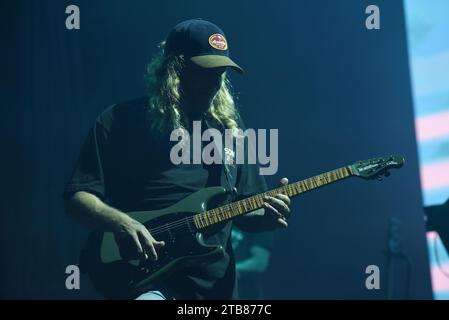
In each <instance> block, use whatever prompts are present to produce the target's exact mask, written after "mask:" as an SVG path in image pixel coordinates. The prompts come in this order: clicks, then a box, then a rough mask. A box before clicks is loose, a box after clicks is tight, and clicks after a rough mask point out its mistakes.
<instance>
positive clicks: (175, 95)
mask: <svg viewBox="0 0 449 320" xmlns="http://www.w3.org/2000/svg"><path fill="white" fill-rule="evenodd" d="M164 46H165V42H162V43H161V44H160V46H159V48H160V49H161V50H160V52H159V53H158V54H157V55H156V56H155V57H154V58H153V59H152V60H151V62H150V63H149V65H148V69H147V79H148V90H149V103H148V113H149V114H150V117H149V121H150V123H149V125H150V128H151V129H153V130H156V131H157V132H163V131H166V130H173V129H177V128H186V125H187V123H186V122H187V121H188V118H187V115H186V114H185V112H184V111H183V110H182V108H181V106H180V101H181V94H182V92H181V80H180V76H181V72H182V70H183V68H184V66H185V63H186V61H185V59H184V57H182V56H173V55H169V56H165V55H164ZM205 116H206V118H207V119H209V120H212V121H214V122H215V123H217V124H218V125H220V126H222V127H223V128H224V129H233V130H234V129H237V128H238V124H237V117H238V113H237V110H236V109H235V104H234V98H233V96H232V93H231V84H230V81H229V79H228V77H227V75H226V72H224V73H223V75H222V78H221V85H220V88H219V90H218V92H217V94H216V95H215V97H214V98H213V99H212V101H211V105H210V107H209V109H208V110H207V111H206V112H205Z"/></svg>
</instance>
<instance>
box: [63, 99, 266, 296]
mask: <svg viewBox="0 0 449 320" xmlns="http://www.w3.org/2000/svg"><path fill="white" fill-rule="evenodd" d="M147 103H148V97H143V98H139V99H135V100H132V101H128V102H124V103H120V104H117V105H114V106H112V107H109V108H108V109H106V110H105V111H104V112H103V113H102V114H101V115H99V116H98V117H97V119H96V121H95V124H94V125H93V127H92V128H91V130H90V132H89V134H88V137H87V139H86V141H85V142H84V145H83V147H82V149H81V153H80V157H79V159H78V162H77V164H76V166H75V169H74V171H73V174H72V177H71V178H70V180H69V182H68V184H67V185H66V188H65V190H64V196H65V197H67V196H68V195H70V194H73V193H75V192H77V191H86V192H90V193H92V194H95V195H96V196H98V197H99V198H100V199H102V200H103V201H105V202H106V203H108V204H109V205H111V206H113V207H115V208H117V209H119V210H121V211H123V212H132V211H142V210H156V209H161V208H166V207H168V206H170V205H173V204H175V203H176V202H178V201H180V200H181V199H183V198H185V197H186V196H188V195H190V194H192V193H193V192H196V191H199V190H201V189H203V188H205V187H210V186H216V185H222V186H223V187H225V188H227V189H229V188H230V187H232V186H234V185H235V187H236V188H237V192H238V195H239V197H247V196H250V195H252V194H255V193H260V192H263V191H266V183H265V180H264V178H263V176H261V175H259V168H258V166H257V165H254V164H242V165H236V166H235V167H233V168H234V169H235V174H234V175H232V174H231V178H230V179H229V177H228V178H227V177H226V175H225V174H224V170H222V165H220V164H212V165H205V164H180V165H174V164H173V163H172V162H171V160H170V150H171V148H172V146H174V145H175V144H176V143H177V142H176V141H170V132H169V131H167V132H165V133H156V132H155V131H152V130H151V129H150V127H149V125H148V124H149V121H151V115H150V114H149V113H148V111H147ZM207 126H213V125H211V122H210V121H206V120H205V119H203V120H202V130H205V129H207ZM239 126H240V127H243V123H242V122H241V120H240V119H239ZM215 127H216V126H215ZM217 129H220V128H217ZM246 145H247V143H245V147H246ZM231 227H232V222H231V221H229V222H227V223H225V224H223V225H221V226H220V228H219V230H215V231H214V233H213V234H212V235H208V236H207V237H206V243H210V244H220V245H222V246H223V247H224V248H225V249H226V252H227V254H226V255H225V256H224V258H223V259H221V260H220V261H218V262H215V263H213V264H210V265H207V266H205V267H203V268H192V269H185V270H184V271H183V272H182V273H179V274H177V275H176V276H175V277H173V278H172V279H171V281H167V283H166V284H165V285H166V286H167V287H169V288H170V289H172V291H174V292H175V294H176V296H177V297H178V298H186V299H230V298H233V297H235V290H234V289H235V286H234V279H235V264H234V258H233V252H232V246H231V243H230V232H231Z"/></svg>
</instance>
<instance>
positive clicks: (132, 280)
mask: <svg viewBox="0 0 449 320" xmlns="http://www.w3.org/2000/svg"><path fill="white" fill-rule="evenodd" d="M225 198H226V191H225V189H224V188H222V187H211V188H206V189H203V190H200V191H198V192H196V193H193V194H192V195H190V196H188V197H186V198H184V199H183V200H181V201H180V202H178V203H176V204H174V205H173V206H171V207H168V208H165V209H161V210H155V211H139V212H129V215H130V216H131V217H132V218H134V219H135V220H137V221H139V222H140V223H142V224H143V225H144V226H145V227H147V229H149V230H150V232H151V233H152V235H153V237H154V238H155V239H156V240H158V241H162V240H163V241H165V246H164V247H163V248H162V249H161V250H159V251H158V260H157V261H150V260H147V261H145V262H140V261H139V260H129V261H126V260H124V259H122V257H121V255H120V250H119V247H118V245H117V243H116V241H115V237H114V234H113V233H112V232H93V233H92V234H91V235H90V237H89V240H88V242H87V245H86V247H85V249H84V251H83V253H82V257H81V268H82V269H85V270H86V271H87V273H88V274H89V276H90V278H91V280H92V283H93V284H94V286H95V287H96V289H97V290H98V291H99V292H101V293H102V294H103V295H104V296H105V297H107V298H111V299H129V298H134V297H136V296H138V295H139V294H140V293H143V292H145V291H148V290H151V288H153V287H154V286H155V285H157V283H159V282H160V281H162V280H164V279H167V278H169V277H170V276H171V275H173V274H174V273H176V272H178V271H179V270H181V269H183V268H186V267H192V266H200V265H202V264H209V263H212V262H214V261H217V260H219V259H221V258H222V257H223V256H224V254H225V252H224V248H223V247H222V246H219V245H207V244H206V243H205V242H204V239H203V235H202V234H201V233H199V232H197V231H196V230H197V229H196V227H195V225H194V223H193V220H192V219H191V217H192V216H193V215H195V214H198V213H201V212H204V211H206V210H207V209H208V208H209V207H212V206H214V205H215V206H216V205H217V204H219V203H220V202H221V201H223V200H224V199H225ZM189 217H190V219H189ZM169 223H170V225H171V227H170V228H169V229H168V228H167V224H169ZM152 230H154V232H153V231H152Z"/></svg>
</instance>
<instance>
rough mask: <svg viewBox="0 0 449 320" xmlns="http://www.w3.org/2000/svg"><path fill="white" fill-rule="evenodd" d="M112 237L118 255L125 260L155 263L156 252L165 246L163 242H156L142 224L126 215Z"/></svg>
mask: <svg viewBox="0 0 449 320" xmlns="http://www.w3.org/2000/svg"><path fill="white" fill-rule="evenodd" d="M114 235H115V239H116V242H117V244H118V246H119V249H120V255H121V256H122V258H123V259H126V260H133V259H136V258H138V259H140V260H143V261H144V260H147V259H151V260H153V261H155V260H157V259H158V256H157V250H158V249H160V248H162V247H163V246H164V245H165V242H164V241H156V240H155V239H154V238H153V236H152V235H151V234H150V232H149V231H148V229H147V228H146V227H145V226H144V225H143V224H141V223H140V222H138V221H136V220H134V219H133V218H131V217H130V216H128V215H126V217H125V216H124V217H123V219H120V221H119V222H118V224H117V228H116V231H115V232H114Z"/></svg>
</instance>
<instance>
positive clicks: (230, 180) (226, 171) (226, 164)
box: [204, 119, 238, 201]
mask: <svg viewBox="0 0 449 320" xmlns="http://www.w3.org/2000/svg"><path fill="white" fill-rule="evenodd" d="M204 122H205V124H206V126H207V127H208V128H215V127H213V126H212V125H210V123H209V122H208V120H207V119H204ZM215 129H216V128H215ZM221 129H222V130H220V132H221V133H222V141H221V148H215V150H217V149H219V150H220V153H221V154H220V159H221V164H220V165H218V166H216V167H218V168H220V169H221V170H220V171H221V176H220V182H221V186H222V187H224V188H225V189H226V191H227V192H228V194H229V196H230V201H234V200H235V198H236V197H237V194H238V190H237V189H236V183H237V172H238V171H237V166H236V164H235V156H234V153H233V150H235V139H233V146H232V150H230V149H229V148H227V147H226V146H225V139H224V128H223V127H221ZM214 143H215V142H214Z"/></svg>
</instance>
